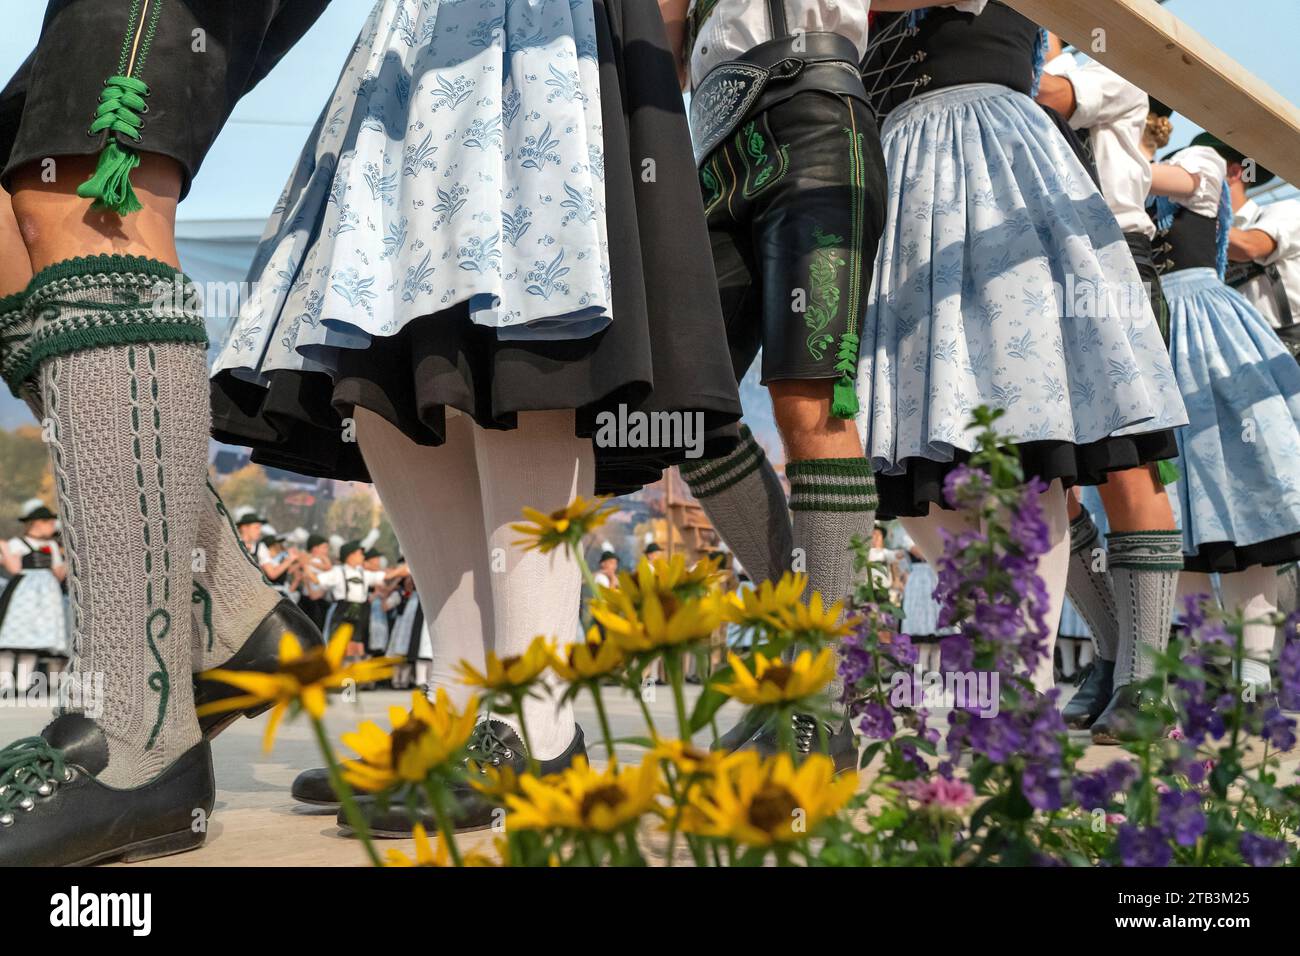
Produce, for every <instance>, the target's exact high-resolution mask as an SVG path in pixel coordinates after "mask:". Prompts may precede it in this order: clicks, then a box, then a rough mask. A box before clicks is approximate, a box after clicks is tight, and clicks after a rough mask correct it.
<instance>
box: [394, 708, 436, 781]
mask: <svg viewBox="0 0 1300 956" xmlns="http://www.w3.org/2000/svg"><path fill="white" fill-rule="evenodd" d="M428 729H429V725H428V724H426V723H424V722H423V721H420V720H416V719H415V718H414V717H412V718H411V719H410V720H408V721H407V722H406V723H404V724H402V726H400V727H397V728H395V729H394V730H393V736H392V740H393V757H392V761H393V769H394V770H396V769H397V765H398V763H399V762H400V761H401V759H402V754H403V753H405V752H406V748H408V747H413V746H415V745H416V744H417V743H419V741H420V738H421V737H422V736H424V734H425V732H426V731H427V730H428Z"/></svg>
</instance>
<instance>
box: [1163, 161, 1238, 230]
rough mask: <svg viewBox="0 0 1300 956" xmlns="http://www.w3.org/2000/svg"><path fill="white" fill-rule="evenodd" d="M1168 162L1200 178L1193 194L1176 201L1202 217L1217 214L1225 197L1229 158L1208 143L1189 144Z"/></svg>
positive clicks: (1197, 179) (1197, 178) (1215, 215)
mask: <svg viewBox="0 0 1300 956" xmlns="http://www.w3.org/2000/svg"><path fill="white" fill-rule="evenodd" d="M1165 162H1167V163H1168V164H1169V165H1171V166H1178V167H1180V168H1181V169H1185V170H1187V171H1188V172H1189V173H1191V174H1192V175H1193V176H1195V177H1196V191H1195V192H1193V193H1192V195H1191V196H1190V197H1188V198H1186V199H1175V200H1174V202H1176V203H1178V205H1180V206H1183V207H1184V208H1186V209H1190V210H1191V211H1192V212H1194V213H1196V214H1197V215H1198V216H1211V217H1217V216H1218V215H1219V200H1220V199H1222V198H1223V183H1224V180H1226V179H1227V178H1228V163H1227V161H1226V160H1225V159H1224V158H1223V157H1222V156H1220V155H1219V154H1218V153H1216V152H1215V151H1214V150H1212V149H1210V147H1208V146H1189V147H1187V148H1186V149H1183V150H1179V151H1178V152H1177V153H1175V154H1174V155H1173V156H1170V157H1169V159H1167V160H1165Z"/></svg>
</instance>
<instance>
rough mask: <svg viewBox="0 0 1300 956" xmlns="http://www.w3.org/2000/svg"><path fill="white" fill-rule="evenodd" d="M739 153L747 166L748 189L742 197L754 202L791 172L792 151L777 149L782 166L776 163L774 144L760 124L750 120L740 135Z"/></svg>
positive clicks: (786, 148)
mask: <svg viewBox="0 0 1300 956" xmlns="http://www.w3.org/2000/svg"><path fill="white" fill-rule="evenodd" d="M736 152H738V153H739V154H740V161H741V162H742V163H744V164H745V185H744V186H743V187H742V188H741V191H740V193H741V195H742V196H744V197H745V198H746V199H753V198H754V197H755V196H757V195H758V194H759V193H761V192H762V191H763V190H764V189H766V188H767V187H769V186H774V185H776V184H777V183H778V182H780V181H781V180H782V179H783V178H784V177H785V174H786V171H787V170H788V169H789V168H790V148H789V147H788V146H779V147H777V148H776V154H777V156H778V157H779V158H780V162H779V163H778V162H777V161H776V160H775V159H773V156H772V153H773V150H772V148H771V144H770V143H769V142H768V139H767V137H766V136H765V135H764V134H763V131H762V130H760V129H759V128H758V121H757V120H750V121H749V122H748V123H746V124H745V125H744V126H742V127H741V128H740V130H739V131H738V132H737V133H736Z"/></svg>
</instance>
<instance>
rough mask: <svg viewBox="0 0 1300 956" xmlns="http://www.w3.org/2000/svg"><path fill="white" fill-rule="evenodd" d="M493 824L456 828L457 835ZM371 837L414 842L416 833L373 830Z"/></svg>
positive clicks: (348, 832) (347, 830) (347, 832)
mask: <svg viewBox="0 0 1300 956" xmlns="http://www.w3.org/2000/svg"><path fill="white" fill-rule="evenodd" d="M491 829H492V824H490V823H480V824H478V825H476V826H472V827H456V830H455V832H456V833H478V832H479V831H481V830H491ZM339 835H340V836H345V837H352V836H356V835H357V831H356V830H354V829H352V828H351V827H339ZM370 836H371V837H372V838H373V839H376V840H413V839H415V833H414V832H412V831H411V830H371V831H370Z"/></svg>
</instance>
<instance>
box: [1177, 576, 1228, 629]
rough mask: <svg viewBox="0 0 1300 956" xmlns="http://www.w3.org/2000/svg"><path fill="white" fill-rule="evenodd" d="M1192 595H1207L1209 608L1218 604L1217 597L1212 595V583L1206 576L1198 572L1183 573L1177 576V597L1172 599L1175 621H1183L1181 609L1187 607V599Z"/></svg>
mask: <svg viewBox="0 0 1300 956" xmlns="http://www.w3.org/2000/svg"><path fill="white" fill-rule="evenodd" d="M1193 595H1198V596H1199V595H1209V598H1210V606H1211V607H1215V606H1217V605H1218V603H1219V598H1218V595H1216V594H1215V593H1214V582H1213V581H1212V580H1211V579H1210V576H1209V575H1208V574H1202V573H1201V572H1200V571H1183V572H1182V573H1181V574H1179V575H1178V595H1177V597H1176V598H1175V599H1174V620H1175V621H1181V620H1182V619H1183V608H1185V607H1186V606H1187V599H1188V598H1189V597H1192V596H1193Z"/></svg>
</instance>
